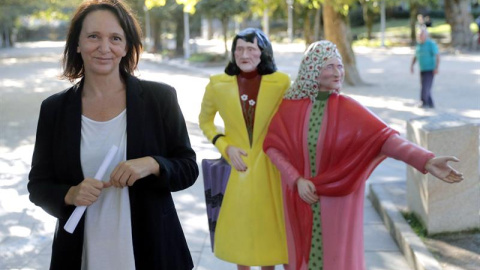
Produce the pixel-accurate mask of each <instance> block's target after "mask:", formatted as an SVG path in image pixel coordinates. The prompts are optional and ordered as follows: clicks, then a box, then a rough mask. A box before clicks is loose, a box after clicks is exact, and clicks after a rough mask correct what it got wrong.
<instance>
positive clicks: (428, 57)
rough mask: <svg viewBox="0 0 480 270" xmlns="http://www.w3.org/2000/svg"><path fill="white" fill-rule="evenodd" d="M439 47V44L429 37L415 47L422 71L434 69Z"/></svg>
mask: <svg viewBox="0 0 480 270" xmlns="http://www.w3.org/2000/svg"><path fill="white" fill-rule="evenodd" d="M437 54H438V47H437V44H436V43H435V42H434V41H433V40H431V39H427V40H425V42H424V43H423V44H420V43H418V44H417V47H416V49H415V56H416V57H417V61H418V64H419V65H420V71H433V70H434V69H435V67H436V64H437V57H436V56H437Z"/></svg>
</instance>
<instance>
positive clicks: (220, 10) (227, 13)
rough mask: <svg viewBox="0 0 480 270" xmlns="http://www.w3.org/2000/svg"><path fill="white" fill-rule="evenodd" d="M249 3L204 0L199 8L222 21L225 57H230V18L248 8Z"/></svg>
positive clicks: (238, 0) (232, 0)
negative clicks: (228, 41)
mask: <svg viewBox="0 0 480 270" xmlns="http://www.w3.org/2000/svg"><path fill="white" fill-rule="evenodd" d="M247 6H248V3H247V2H246V1H244V0H223V1H217V0H202V1H200V2H199V3H198V4H197V8H198V10H199V11H200V12H202V14H205V16H206V17H208V18H216V19H219V20H220V22H221V23H222V34H223V41H224V45H225V57H228V47H227V38H228V23H229V21H230V18H232V17H234V16H235V15H238V14H240V13H242V12H245V11H246V10H247Z"/></svg>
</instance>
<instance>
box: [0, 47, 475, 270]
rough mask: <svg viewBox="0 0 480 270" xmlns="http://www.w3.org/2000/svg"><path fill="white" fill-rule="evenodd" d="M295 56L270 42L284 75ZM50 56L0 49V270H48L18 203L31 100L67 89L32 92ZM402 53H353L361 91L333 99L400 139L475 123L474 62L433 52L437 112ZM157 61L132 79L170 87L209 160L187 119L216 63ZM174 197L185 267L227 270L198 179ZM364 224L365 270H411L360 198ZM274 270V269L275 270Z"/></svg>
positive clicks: (44, 225)
mask: <svg viewBox="0 0 480 270" xmlns="http://www.w3.org/2000/svg"><path fill="white" fill-rule="evenodd" d="M38 45H41V46H40V47H38ZM60 46H61V45H60ZM198 47H199V48H200V49H203V50H206V49H211V50H213V51H218V48H219V47H220V48H221V45H220V46H219V45H218V44H215V43H209V42H201V41H198ZM303 50H304V46H303V45H300V44H293V45H284V44H274V51H275V57H276V61H277V64H278V67H279V69H280V70H282V71H285V72H287V73H289V74H290V75H291V76H292V78H294V77H295V74H296V72H297V69H298V65H299V63H300V59H301V55H302V52H303ZM59 51H61V47H59V44H52V43H45V44H43V45H42V44H38V43H37V44H33V45H32V44H26V45H25V46H24V47H23V48H17V49H9V50H0V270H3V269H47V268H48V262H49V254H50V245H51V239H52V236H53V235H52V233H53V230H54V226H55V222H54V220H53V219H52V218H51V217H50V216H48V215H47V214H45V213H44V212H43V211H42V210H41V209H39V208H38V207H35V206H33V205H32V204H31V203H30V202H29V201H28V193H27V191H26V181H27V180H26V179H27V173H28V168H29V166H30V165H29V164H30V160H31V154H32V150H33V147H32V146H33V142H34V137H32V134H34V130H35V127H36V120H37V118H38V107H39V103H40V101H41V100H42V99H43V98H44V97H45V96H47V95H49V94H50V92H51V91H54V92H56V91H60V90H61V89H64V88H65V86H66V85H68V83H65V82H56V81H52V82H50V83H45V82H43V83H42V84H41V85H40V86H37V85H35V84H36V83H39V81H40V80H41V79H42V78H43V77H49V78H54V77H55V75H56V73H55V72H56V71H57V70H58V67H59V64H58V59H56V58H55V59H56V60H52V59H53V58H52V57H54V56H56V55H58V52H59ZM411 53H412V51H411V49H410V48H397V49H357V50H356V56H357V67H358V69H359V72H360V75H361V77H362V78H363V79H364V80H365V81H366V82H367V83H369V85H365V86H361V87H350V86H346V87H345V88H344V91H343V92H344V93H345V94H347V95H350V96H352V97H354V98H355V99H357V100H359V101H360V102H361V103H363V104H364V105H366V106H368V107H369V108H370V109H371V110H372V111H374V112H375V113H376V114H377V115H379V117H381V118H382V119H383V120H384V121H386V122H387V123H388V124H389V125H391V126H392V127H394V128H395V129H397V130H399V131H400V133H401V134H402V135H405V121H407V120H408V119H411V118H416V117H421V116H426V115H435V114H439V113H454V114H456V115H458V116H461V117H465V118H468V119H470V120H472V121H477V122H478V121H479V119H480V65H479V63H480V55H479V54H471V55H449V54H444V55H442V57H441V59H442V60H441V61H442V62H441V65H440V74H439V76H438V77H437V78H436V79H435V83H434V99H435V102H436V106H437V109H435V110H423V109H420V108H417V107H416V105H417V102H418V101H417V100H418V96H419V77H418V74H413V75H412V74H410V72H409V63H410V60H411ZM48 57H50V58H48ZM44 58H48V59H44ZM147 60H148V61H147ZM157 60H158V59H156V58H155V57H153V56H152V55H148V54H145V55H144V59H143V60H142V61H141V64H140V73H139V74H140V76H141V77H143V78H146V79H153V80H159V81H165V82H167V83H170V84H172V85H174V86H175V87H176V88H177V91H178V94H179V101H180V105H181V107H182V110H183V112H184V114H185V118H186V119H187V125H188V128H189V132H190V136H191V141H192V145H193V146H194V148H195V151H196V152H197V153H198V161H199V162H200V160H201V159H202V158H210V157H216V156H217V155H218V154H217V153H216V151H215V149H214V148H213V146H211V144H209V143H208V142H207V141H206V140H205V139H204V137H203V135H202V134H201V131H200V130H199V129H198V125H197V122H196V117H197V115H198V110H199V102H200V99H201V97H202V95H203V91H204V86H205V84H206V83H207V81H208V80H207V78H208V75H210V74H214V73H219V72H222V70H223V66H210V67H206V66H195V65H189V64H186V63H185V62H184V61H182V60H171V61H163V62H162V61H157ZM47 62H48V66H44V67H42V68H41V70H38V71H36V72H35V73H34V74H33V75H32V74H30V73H28V72H27V70H23V72H25V73H24V74H22V70H19V68H18V66H19V65H23V66H22V67H23V68H25V67H27V68H28V69H29V70H34V69H35V68H36V66H38V65H39V63H47ZM192 88H193V89H192ZM52 89H55V90H52ZM32 131H33V133H32ZM405 176H406V166H405V165H404V164H403V163H401V162H398V161H395V160H392V159H387V160H386V161H384V162H383V163H382V164H381V165H380V166H379V167H378V168H377V169H376V170H375V172H374V173H373V174H372V175H371V177H370V178H369V180H368V182H367V184H368V185H369V184H375V183H392V182H398V181H401V182H402V181H403V182H404V181H405ZM367 190H368V188H367ZM366 193H367V191H366ZM174 198H175V202H176V206H177V209H178V213H179V216H180V218H181V222H182V225H183V228H184V231H185V234H186V237H187V240H188V244H189V246H190V249H191V252H192V256H193V259H194V263H195V269H196V270H230V269H232V270H233V269H236V268H235V267H234V265H232V264H229V263H225V262H222V261H221V260H218V259H216V258H215V257H214V256H213V255H212V253H211V251H210V250H211V249H210V243H209V236H208V228H207V219H206V211H205V205H204V195H203V180H202V179H201V177H200V178H199V179H198V180H197V182H196V184H195V185H194V186H193V187H192V188H189V189H187V190H185V191H182V192H177V193H175V194H174ZM364 217H365V220H364V224H363V226H364V232H365V256H366V260H367V269H369V270H373V269H385V270H390V269H391V270H394V269H395V270H398V269H413V268H411V267H410V266H409V265H408V264H407V262H406V260H405V258H404V256H403V255H402V253H401V252H400V250H399V248H398V246H397V245H396V243H395V242H394V240H393V239H392V237H391V236H390V234H389V232H388V231H387V229H386V227H385V226H384V224H383V222H382V220H381V218H380V217H379V215H378V214H377V212H376V211H375V209H374V208H373V207H372V204H371V202H370V200H369V199H366V200H365V215H364ZM276 269H282V267H279V266H277V268H276Z"/></svg>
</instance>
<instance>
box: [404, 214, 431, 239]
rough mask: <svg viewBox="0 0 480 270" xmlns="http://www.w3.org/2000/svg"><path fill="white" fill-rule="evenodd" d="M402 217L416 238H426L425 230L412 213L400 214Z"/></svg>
mask: <svg viewBox="0 0 480 270" xmlns="http://www.w3.org/2000/svg"><path fill="white" fill-rule="evenodd" d="M402 215H403V218H405V220H406V221H407V223H408V224H409V225H410V227H412V230H413V231H414V232H415V234H416V235H418V237H420V238H421V239H424V238H425V237H427V229H426V228H425V226H423V224H422V222H421V221H420V220H419V219H418V217H417V216H416V215H415V214H414V213H412V212H402Z"/></svg>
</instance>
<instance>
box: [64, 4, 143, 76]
mask: <svg viewBox="0 0 480 270" xmlns="http://www.w3.org/2000/svg"><path fill="white" fill-rule="evenodd" d="M97 10H107V11H110V12H112V14H114V15H115V17H116V18H117V20H118V23H119V24H120V26H121V27H122V29H123V31H124V32H125V37H126V40H127V54H126V55H125V57H123V58H122V60H121V61H120V74H121V75H122V76H123V77H125V76H127V75H129V74H133V72H134V70H135V69H136V68H137V65H138V61H139V58H140V54H141V52H142V48H143V46H142V40H141V38H142V29H141V28H140V25H139V23H138V21H137V19H136V18H135V16H134V15H133V12H132V11H131V9H130V7H129V6H127V5H126V4H125V3H123V2H122V1H119V0H90V1H84V2H82V4H81V5H80V6H79V7H78V8H77V10H76V12H75V14H74V16H73V18H72V21H71V22H70V28H69V30H68V34H67V41H66V43H65V50H64V51H63V74H62V77H63V78H66V79H68V80H70V81H72V82H73V81H75V80H76V79H78V78H83V76H85V69H84V66H83V59H82V56H81V55H80V54H79V53H77V47H78V42H79V36H80V32H81V31H82V26H83V21H84V20H85V17H86V16H87V15H88V14H89V13H91V12H92V11H97Z"/></svg>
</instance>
